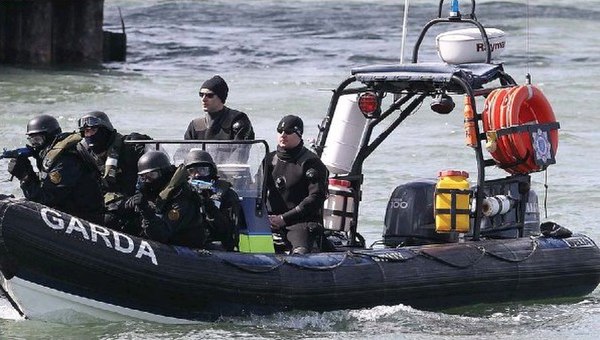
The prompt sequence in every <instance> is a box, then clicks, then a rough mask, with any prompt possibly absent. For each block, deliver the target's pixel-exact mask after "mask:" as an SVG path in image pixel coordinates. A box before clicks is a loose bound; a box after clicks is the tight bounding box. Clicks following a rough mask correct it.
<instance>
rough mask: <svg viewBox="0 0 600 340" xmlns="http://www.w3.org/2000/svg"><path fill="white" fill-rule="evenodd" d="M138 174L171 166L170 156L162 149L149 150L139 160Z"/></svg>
mask: <svg viewBox="0 0 600 340" xmlns="http://www.w3.org/2000/svg"><path fill="white" fill-rule="evenodd" d="M137 165H138V175H142V174H145V173H148V172H151V171H155V170H165V169H169V168H171V160H170V159H169V156H167V154H165V153H164V152H161V151H155V150H153V151H148V152H146V153H145V154H143V155H142V157H140V159H139V160H138V164H137Z"/></svg>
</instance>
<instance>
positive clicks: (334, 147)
mask: <svg viewBox="0 0 600 340" xmlns="http://www.w3.org/2000/svg"><path fill="white" fill-rule="evenodd" d="M366 126H367V119H366V118H365V116H363V114H362V113H361V112H360V109H359V107H358V96H357V95H356V94H347V95H343V96H340V98H339V99H338V103H337V106H336V108H335V111H334V113H333V118H332V121H331V126H330V127H329V134H328V135H327V140H326V141H325V147H324V148H323V154H322V155H321V161H323V163H324V164H325V166H327V168H328V169H329V171H330V172H331V173H332V174H336V175H337V174H347V173H349V172H350V170H351V169H352V164H353V163H354V159H355V158H356V154H357V153H358V148H359V147H360V141H361V139H362V135H363V132H364V130H365V127H366Z"/></svg>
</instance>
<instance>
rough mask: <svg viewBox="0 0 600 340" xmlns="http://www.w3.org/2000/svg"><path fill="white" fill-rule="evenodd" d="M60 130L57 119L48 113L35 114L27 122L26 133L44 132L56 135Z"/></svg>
mask: <svg viewBox="0 0 600 340" xmlns="http://www.w3.org/2000/svg"><path fill="white" fill-rule="evenodd" d="M61 132H62V130H61V128H60V124H58V120H56V118H54V117H52V116H50V115H39V116H36V117H34V118H32V119H31V120H30V121H29V122H28V123H27V132H26V134H27V135H32V134H36V133H45V134H47V135H49V136H56V135H58V134H59V133H61Z"/></svg>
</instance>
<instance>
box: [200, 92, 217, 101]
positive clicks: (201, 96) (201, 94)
mask: <svg viewBox="0 0 600 340" xmlns="http://www.w3.org/2000/svg"><path fill="white" fill-rule="evenodd" d="M198 95H199V96H200V98H204V97H206V98H208V99H212V98H213V97H214V96H215V94H214V93H208V92H198Z"/></svg>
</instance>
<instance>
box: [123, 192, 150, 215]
mask: <svg viewBox="0 0 600 340" xmlns="http://www.w3.org/2000/svg"><path fill="white" fill-rule="evenodd" d="M145 204H147V203H146V200H145V199H144V195H142V193H141V192H138V193H136V194H135V195H133V196H131V197H129V198H128V199H126V200H125V203H124V205H123V207H124V208H125V210H134V211H139V210H141V209H140V207H142V206H143V205H145Z"/></svg>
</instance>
